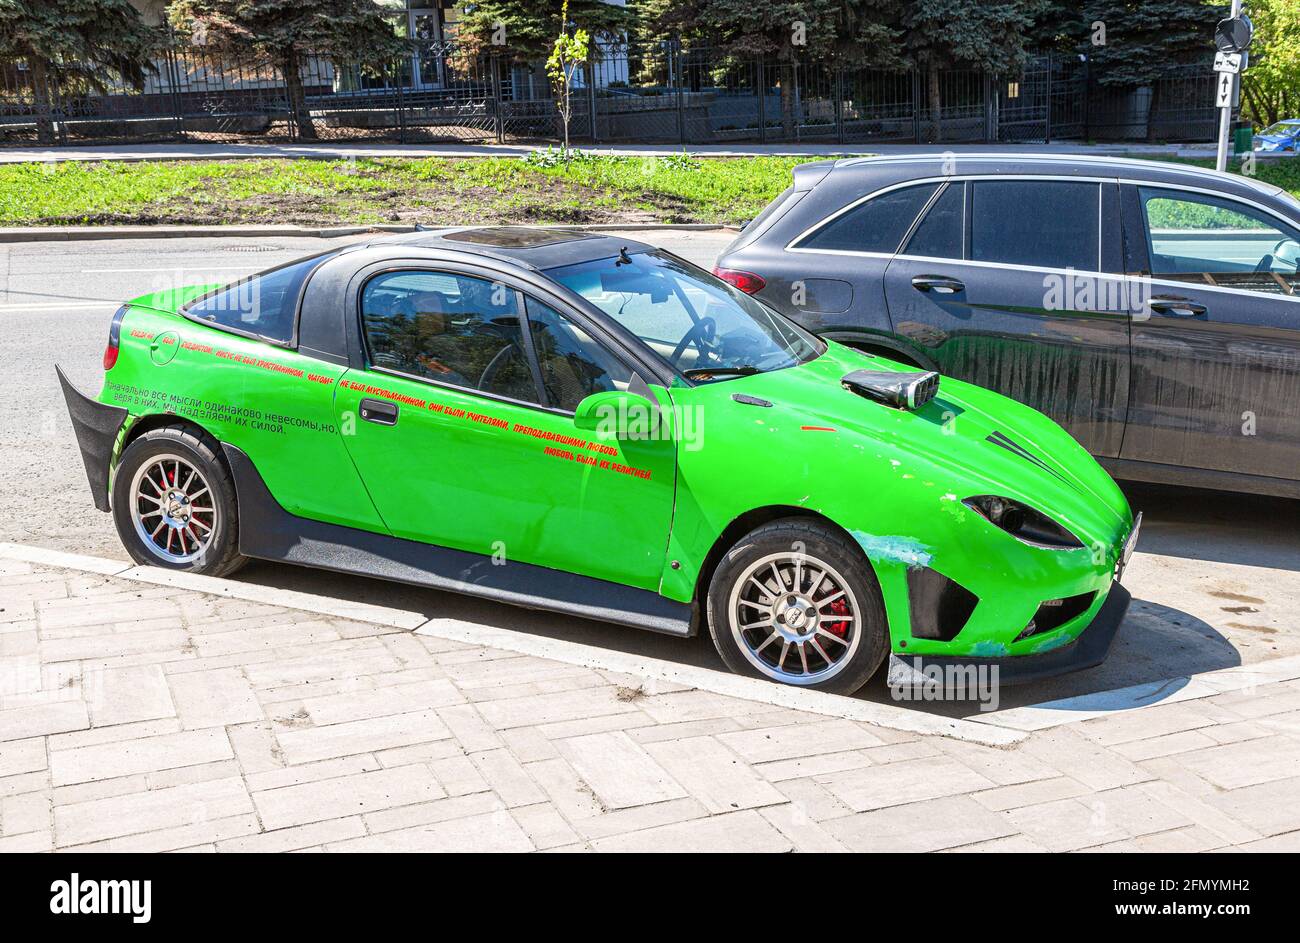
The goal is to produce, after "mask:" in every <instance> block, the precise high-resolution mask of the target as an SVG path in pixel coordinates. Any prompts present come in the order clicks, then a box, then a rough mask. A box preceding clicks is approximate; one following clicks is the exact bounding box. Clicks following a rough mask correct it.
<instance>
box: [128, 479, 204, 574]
mask: <svg viewBox="0 0 1300 943" xmlns="http://www.w3.org/2000/svg"><path fill="white" fill-rule="evenodd" d="M130 493H131V521H132V523H134V524H135V532H136V534H137V535H138V536H139V538H140V540H141V542H142V543H143V544H144V547H145V549H147V550H148V551H149V552H150V553H152V554H153V555H154V556H155V557H157V558H158V559H159V560H162V561H163V562H165V563H189V562H191V561H193V560H196V559H198V558H199V557H201V556H202V555H203V554H204V553H206V552H207V550H208V548H209V547H211V545H212V538H213V536H214V535H215V534H216V530H217V517H218V514H219V513H220V512H219V511H218V510H217V505H216V502H215V501H214V500H213V494H212V490H211V489H210V488H209V487H208V483H207V481H206V480H205V479H204V477H203V475H202V473H201V472H200V471H199V470H198V469H197V468H195V467H194V466H193V465H191V464H190V463H189V462H188V461H187V460H186V459H183V458H181V457H180V456H179V455H159V456H157V457H156V458H152V459H148V460H147V461H146V462H145V464H143V465H141V466H140V468H139V469H138V470H137V471H136V473H135V478H134V479H132V481H131V492H130Z"/></svg>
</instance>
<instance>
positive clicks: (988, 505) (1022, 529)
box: [962, 494, 1083, 550]
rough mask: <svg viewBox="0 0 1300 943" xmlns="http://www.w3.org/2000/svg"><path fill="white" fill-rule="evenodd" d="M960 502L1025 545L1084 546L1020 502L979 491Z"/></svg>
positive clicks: (1071, 535) (1063, 548) (1055, 548)
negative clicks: (977, 493) (979, 493)
mask: <svg viewBox="0 0 1300 943" xmlns="http://www.w3.org/2000/svg"><path fill="white" fill-rule="evenodd" d="M962 504H964V505H966V506H967V507H968V508H970V509H971V510H972V511H975V512H977V513H978V514H980V515H982V516H983V517H985V518H987V519H988V521H989V522H990V523H992V524H995V525H997V526H998V527H1000V528H1002V529H1003V530H1004V531H1006V532H1007V533H1008V534H1010V535H1011V536H1012V537H1015V538H1016V539H1017V540H1021V541H1024V542H1025V543H1027V544H1032V545H1034V546H1036V547H1050V548H1052V549H1054V550H1077V549H1078V548H1080V547H1082V546H1083V541H1081V540H1080V539H1079V538H1078V537H1076V536H1074V534H1072V533H1070V532H1069V531H1068V530H1066V529H1065V528H1064V527H1062V526H1061V525H1060V524H1058V523H1056V521H1054V520H1052V519H1051V518H1050V517H1048V516H1047V515H1046V514H1042V513H1040V512H1039V511H1035V510H1034V509H1033V508H1031V507H1029V506H1028V505H1025V504H1021V503H1020V502H1019V501H1012V500H1011V499H1010V498H1000V497H998V496H997V495H992V494H981V495H976V496H975V497H973V498H967V499H966V500H965V501H963V502H962Z"/></svg>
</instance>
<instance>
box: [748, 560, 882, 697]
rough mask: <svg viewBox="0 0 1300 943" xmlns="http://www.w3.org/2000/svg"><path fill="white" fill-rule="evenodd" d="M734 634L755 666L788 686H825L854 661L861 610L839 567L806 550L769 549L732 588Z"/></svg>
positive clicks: (860, 629) (859, 637)
mask: <svg viewBox="0 0 1300 943" xmlns="http://www.w3.org/2000/svg"><path fill="white" fill-rule="evenodd" d="M728 608H729V611H728V615H729V616H730V618H731V634H732V636H733V637H734V638H735V640H736V642H737V643H738V644H739V646H740V650H741V652H742V653H744V656H745V657H746V658H747V659H748V660H749V662H750V664H752V665H753V666H754V667H755V668H757V669H758V670H759V671H761V672H762V673H763V674H765V675H767V676H768V677H769V678H774V679H775V680H777V681H782V682H785V683H786V684H818V683H820V682H822V681H825V680H827V679H828V678H832V677H834V676H835V675H837V674H839V672H840V671H841V670H842V669H843V668H844V666H845V665H847V664H848V663H849V661H850V659H851V658H852V657H853V654H854V653H855V652H856V651H857V649H858V644H859V642H860V641H861V638H862V632H863V626H862V625H861V609H860V608H859V606H858V601H857V597H856V596H854V594H853V589H852V588H851V587H850V586H849V585H848V582H847V581H846V580H845V579H844V577H843V576H841V575H840V573H839V572H838V571H836V570H835V568H834V567H832V566H830V565H829V564H826V563H823V562H822V561H820V560H818V559H816V558H815V557H810V556H808V555H807V554H806V553H796V552H794V551H789V552H783V553H774V554H770V555H768V556H766V557H763V558H762V559H760V560H758V561H756V562H754V563H752V564H750V565H749V567H747V568H746V569H745V571H744V572H743V573H742V574H741V575H740V578H739V579H737V580H736V582H735V584H734V585H733V586H732V588H731V598H730V604H729V607H728Z"/></svg>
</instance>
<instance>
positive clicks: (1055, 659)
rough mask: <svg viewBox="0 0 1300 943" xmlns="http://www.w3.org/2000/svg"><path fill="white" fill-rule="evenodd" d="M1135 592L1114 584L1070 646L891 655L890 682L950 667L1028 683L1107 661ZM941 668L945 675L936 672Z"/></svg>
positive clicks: (916, 680) (908, 681)
mask: <svg viewBox="0 0 1300 943" xmlns="http://www.w3.org/2000/svg"><path fill="white" fill-rule="evenodd" d="M1132 601H1133V596H1132V594H1130V593H1129V591H1128V590H1126V589H1125V588H1124V587H1123V586H1121V585H1120V584H1119V583H1117V582H1113V583H1111V587H1110V592H1109V593H1108V594H1107V595H1106V601H1105V602H1104V603H1102V606H1101V608H1100V609H1098V610H1097V614H1096V615H1095V616H1094V617H1093V619H1092V622H1090V623H1089V624H1088V627H1087V628H1086V629H1084V630H1083V631H1082V632H1081V633H1079V637H1078V638H1076V639H1075V640H1074V641H1073V642H1070V643H1069V644H1068V645H1062V646H1061V647H1060V648H1053V649H1051V650H1049V651H1045V652H1039V653H1037V654H1033V655H1006V656H1002V657H998V658H975V657H971V656H966V655H897V654H894V655H891V656H890V658H889V678H888V681H889V684H891V685H912V684H921V683H925V679H926V678H927V676H929V677H948V676H949V671H950V669H962V670H965V669H967V668H971V667H973V668H976V669H979V668H983V669H986V670H987V669H990V668H993V667H996V668H997V669H998V682H999V683H1000V684H1025V683H1027V682H1030V681H1039V680H1042V679H1043V678H1051V677H1054V676H1056V675H1061V674H1068V673H1069V672H1072V671H1082V670H1083V669H1085V668H1094V667H1096V666H1097V665H1100V664H1101V663H1102V662H1103V661H1105V660H1106V656H1107V655H1109V654H1110V647H1111V644H1112V643H1113V642H1114V641H1115V635H1116V633H1117V632H1118V631H1119V625H1120V623H1121V622H1123V621H1124V615H1125V613H1127V612H1128V607H1129V603H1130V602H1132ZM927 669H938V671H939V672H942V674H936V673H935V671H934V670H930V671H927Z"/></svg>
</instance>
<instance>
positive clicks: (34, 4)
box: [0, 0, 160, 144]
mask: <svg viewBox="0 0 1300 943" xmlns="http://www.w3.org/2000/svg"><path fill="white" fill-rule="evenodd" d="M159 39H160V36H159V35H158V33H157V31H155V30H152V29H150V28H149V27H148V26H146V25H145V23H144V21H143V20H141V19H140V14H139V13H138V12H137V11H136V9H135V8H134V7H133V6H131V4H130V3H128V2H127V0H0V60H4V61H10V62H13V61H16V60H24V61H25V62H26V63H27V66H28V68H29V69H30V70H31V77H32V93H33V96H34V98H35V104H36V115H37V117H36V130H37V137H38V139H39V141H40V143H42V144H52V143H54V123H53V121H52V119H51V117H50V110H51V106H52V103H53V98H54V96H55V95H58V94H61V93H63V92H65V91H68V90H70V89H72V88H75V87H89V88H93V89H96V90H98V91H103V90H104V87H105V86H104V77H105V75H109V76H115V77H117V78H120V79H121V80H122V81H123V82H125V83H127V84H129V85H133V86H134V87H136V88H137V89H138V88H141V87H143V85H144V80H145V76H146V75H147V74H148V73H150V72H153V71H156V70H155V67H154V65H153V62H152V61H151V58H150V55H151V53H153V52H155V51H156V50H157V44H158V41H159Z"/></svg>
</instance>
